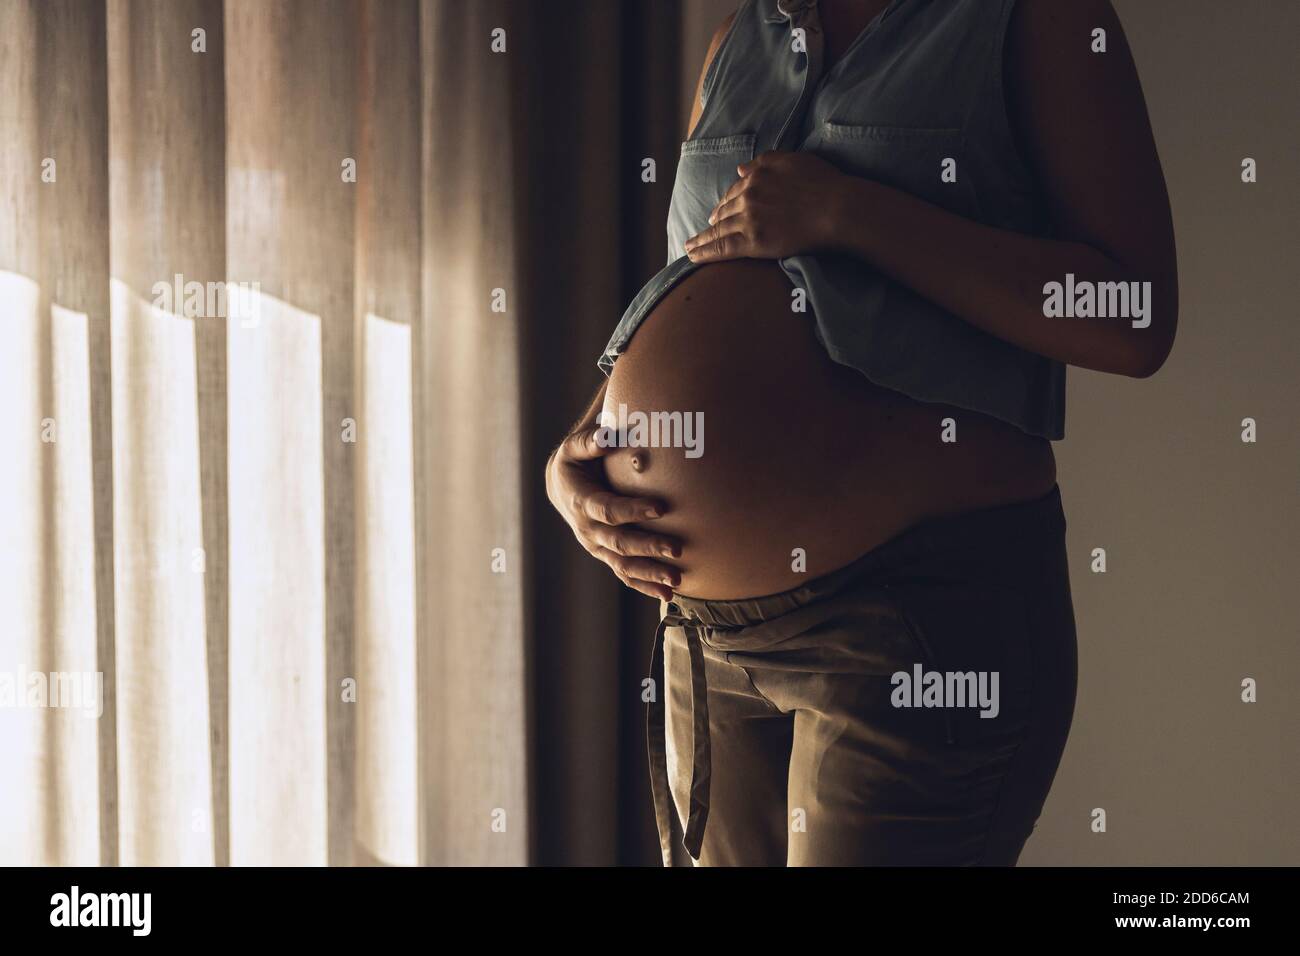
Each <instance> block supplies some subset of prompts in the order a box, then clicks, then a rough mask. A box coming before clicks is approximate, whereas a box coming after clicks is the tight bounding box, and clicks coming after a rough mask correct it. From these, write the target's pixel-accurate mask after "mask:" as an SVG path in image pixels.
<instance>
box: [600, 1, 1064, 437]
mask: <svg viewBox="0 0 1300 956" xmlns="http://www.w3.org/2000/svg"><path fill="white" fill-rule="evenodd" d="M1014 5H1015V0H893V2H891V3H890V4H889V6H888V7H887V8H886V9H885V10H884V11H883V12H882V13H881V14H880V15H879V16H877V17H876V18H875V19H874V20H873V21H872V22H871V23H870V24H868V26H867V27H866V29H864V30H863V32H862V33H861V34H860V35H859V36H858V37H857V38H856V39H855V40H854V41H853V43H852V45H851V46H850V47H849V48H848V49H847V50H845V52H844V53H843V55H842V56H841V57H840V58H839V59H838V60H837V61H836V62H835V63H833V64H832V65H831V66H830V67H829V69H825V68H824V67H823V62H824V58H823V54H822V46H823V44H822V35H821V29H820V20H819V17H818V15H817V5H816V0H744V2H743V3H742V4H741V6H740V9H739V10H737V12H736V15H735V19H734V20H733V22H732V25H731V28H730V29H729V31H728V33H727V35H726V37H725V38H724V40H723V42H722V44H721V46H720V47H719V48H718V51H717V53H716V55H715V56H714V59H713V62H712V63H711V64H710V65H709V68H708V71H707V73H706V74H705V78H704V84H703V90H702V94H701V102H702V110H703V112H702V114H701V116H700V119H699V122H698V123H697V125H696V127H695V129H694V130H693V131H692V133H691V136H690V139H689V140H687V141H686V142H685V143H683V144H682V150H681V159H680V161H679V163H678V166H677V178H676V181H675V182H674V185H673V194H672V202H671V205H670V207H669V211H668V259H669V262H668V265H667V266H666V267H665V268H664V269H663V270H661V271H660V272H659V273H658V274H657V275H655V276H654V277H653V278H652V279H651V280H650V281H649V282H648V283H647V284H646V285H645V286H644V287H643V288H642V289H641V291H640V292H638V293H637V295H636V297H635V298H634V299H633V300H632V303H631V304H630V305H629V306H628V308H627V310H626V311H625V312H624V314H623V317H622V319H621V320H620V321H619V323H618V326H617V327H616V328H615V330H614V334H613V336H612V337H611V338H610V340H609V343H608V345H606V347H605V352H604V354H603V355H602V356H601V357H600V360H599V363H598V364H599V366H600V368H601V369H602V371H604V372H605V374H607V375H608V374H609V372H610V371H611V370H612V369H613V367H614V361H615V360H616V359H617V357H618V356H619V355H620V354H621V353H622V352H623V350H624V349H625V348H626V347H627V344H628V342H629V341H631V339H632V336H633V334H634V333H635V332H636V329H637V327H638V326H639V325H640V323H641V321H642V320H643V319H644V318H645V317H646V315H648V314H649V313H650V311H651V310H652V309H653V308H654V306H655V305H656V304H657V303H658V301H659V300H660V299H661V298H662V297H663V296H664V294H665V293H667V292H668V290H669V289H671V288H672V287H673V286H674V285H675V284H677V283H678V282H680V281H681V280H682V279H683V278H685V277H686V276H687V275H689V274H690V273H691V272H693V271H694V270H695V269H697V268H699V265H698V264H696V263H692V262H691V261H690V260H689V259H688V258H686V256H685V254H684V250H683V244H684V243H685V242H686V240H687V239H689V238H690V237H691V236H693V235H695V234H696V233H698V232H700V231H702V230H703V229H705V228H706V227H707V226H708V215H709V213H710V212H711V211H712V210H713V207H714V205H716V204H717V202H718V200H720V199H721V198H722V194H723V193H724V192H725V191H726V190H727V189H728V187H730V186H731V184H732V183H734V182H735V180H736V179H737V175H736V166H737V165H738V164H740V163H743V162H745V161H747V160H750V159H753V158H754V157H755V156H756V155H758V154H759V153H762V152H764V151H767V150H773V149H781V150H807V151H808V152H811V153H814V154H816V155H818V156H820V157H822V158H823V159H826V160H827V161H829V162H830V163H831V164H832V165H834V166H836V167H837V168H838V169H840V170H841V171H842V172H845V173H849V174H852V175H855V176H861V177H863V178H866V179H871V180H875V181H877V182H880V183H883V184H885V185H887V186H891V187H894V188H896V189H899V190H902V191H904V192H907V193H910V194H912V195H914V196H917V197H919V198H921V199H923V200H925V201H927V202H930V203H932V204H934V205H936V206H941V207H943V208H944V209H947V210H949V211H951V212H953V213H955V214H956V215H959V216H963V217H965V218H967V219H971V220H974V221H976V222H981V223H985V224H987V225H989V226H993V227H996V228H999V229H1008V230H1012V231H1015V232H1020V233H1026V234H1030V235H1040V236H1045V235H1048V234H1049V233H1050V226H1049V224H1048V219H1047V215H1046V211H1045V206H1044V203H1043V201H1042V198H1041V196H1040V194H1039V193H1038V192H1037V190H1036V188H1035V186H1034V182H1033V179H1032V177H1031V174H1030V171H1029V169H1028V166H1027V164H1026V163H1025V161H1024V159H1023V158H1022V157H1021V155H1020V153H1019V151H1018V150H1017V147H1016V145H1015V141H1014V140H1013V137H1012V132H1011V126H1010V121H1009V118H1008V116H1007V113H1006V108H1005V105H1004V103H1005V101H1004V98H1003V90H1002V47H1003V38H1004V36H1005V34H1006V29H1007V22H1008V20H1009V18H1010V14H1011V9H1012V7H1013V6H1014ZM797 29H798V30H802V31H803V32H802V34H800V35H796V34H795V32H794V31H795V30H797ZM797 36H802V37H803V39H804V42H803V43H802V44H797V43H796V42H795V40H796V38H797ZM948 160H953V161H955V164H956V166H955V172H956V181H955V182H945V181H944V179H945V178H947V179H952V178H953V177H952V175H951V173H950V174H949V175H948V176H946V177H945V176H943V172H944V168H945V164H946V165H947V167H949V168H951V166H952V164H951V163H947V162H946V161H948ZM779 264H780V267H781V269H782V270H783V271H784V272H785V274H786V276H787V277H788V278H789V280H790V281H791V283H793V285H794V286H795V287H796V288H800V289H804V290H805V292H806V298H807V303H808V305H809V306H810V309H809V311H810V313H811V315H809V316H808V318H809V320H810V321H815V322H816V331H817V338H818V340H819V341H820V342H821V344H822V345H823V346H824V347H825V348H826V351H827V352H828V353H829V355H830V357H831V358H832V359H834V360H835V361H836V362H839V363H841V364H843V365H847V366H850V367H851V368H854V369H857V370H858V371H859V372H861V373H862V374H863V375H865V376H866V377H867V378H868V379H870V380H871V381H872V382H874V383H876V384H877V385H880V386H883V387H885V388H889V389H892V390H894V391H897V392H901V393H903V394H905V395H908V396H911V397H912V398H915V399H918V400H920V401H925V402H942V403H945V404H948V405H953V406H956V407H958V408H964V409H969V410H973V411H978V412H983V413H985V414H987V415H991V416H992V417H994V418H998V419H1001V420H1002V421H1005V422H1009V423H1011V424H1012V425H1015V426H1016V427H1018V428H1020V429H1021V430H1022V431H1024V432H1027V433H1028V434H1031V435H1037V436H1040V437H1043V438H1048V439H1059V438H1061V437H1063V435H1064V426H1065V366H1064V365H1063V364H1061V363H1060V362H1056V361H1053V360H1051V359H1048V358H1044V357H1042V356H1039V355H1034V354H1032V353H1030V352H1027V351H1025V350H1024V349H1021V348H1018V347H1017V346H1015V345H1011V344H1010V343H1007V342H1004V341H1002V340H1001V339H997V338H994V337H993V336H991V335H989V334H987V333H985V332H983V331H981V330H979V329H977V328H976V327H975V326H973V325H971V324H969V323H968V322H965V321H963V320H962V319H960V318H958V317H957V316H955V315H953V314H951V313H949V312H947V311H945V310H944V309H943V308H941V307H939V306H938V305H935V304H934V303H932V302H930V301H929V300H927V299H924V298H922V297H921V296H919V295H917V294H916V293H914V292H912V291H911V290H910V289H908V288H906V287H905V286H903V285H900V284H899V283H897V282H895V281H893V280H891V279H888V278H886V277H885V276H884V275H881V274H880V273H879V272H877V271H876V270H875V269H874V268H872V267H871V266H870V265H869V264H868V263H866V262H863V261H862V260H860V259H855V258H852V257H850V256H846V255H839V254H820V253H819V254H816V255H796V256H789V257H787V258H785V259H781V260H779ZM701 321H707V317H704V318H702V319H701Z"/></svg>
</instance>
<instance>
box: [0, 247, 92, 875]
mask: <svg viewBox="0 0 1300 956" xmlns="http://www.w3.org/2000/svg"><path fill="white" fill-rule="evenodd" d="M39 309H40V290H39V288H38V287H37V286H36V284H35V283H34V282H32V281H31V280H30V279H27V278H25V277H23V276H18V275H14V274H12V273H8V272H4V273H0V315H3V317H4V320H5V335H6V340H5V348H3V349H0V407H2V408H4V409H6V415H7V416H12V418H11V421H14V422H22V423H24V425H25V426H26V427H30V428H31V429H32V430H33V434H32V435H23V436H22V437H23V438H24V439H26V440H23V441H16V442H14V443H13V448H12V451H13V452H14V453H16V455H15V456H14V457H9V453H8V452H7V453H6V456H7V457H9V460H8V461H7V462H6V465H5V467H3V468H0V501H3V502H5V504H6V507H3V508H0V608H3V618H4V619H3V622H2V623H0V627H2V628H3V629H4V631H5V632H6V638H7V639H6V640H3V641H0V756H2V757H3V759H4V779H5V781H6V787H5V789H6V790H7V791H9V796H10V798H11V800H12V802H10V800H6V801H5V804H6V810H7V811H8V812H4V813H2V814H0V847H3V848H4V854H5V857H6V862H13V863H24V864H38V863H41V862H44V860H46V859H48V858H50V857H51V856H55V857H57V858H60V859H64V860H67V861H68V862H77V863H82V864H93V863H95V862H97V857H98V852H99V833H98V829H97V826H96V824H97V820H98V816H97V813H96V812H95V810H96V803H97V801H98V794H97V785H96V757H95V755H96V750H97V738H96V724H95V719H94V718H95V716H96V714H97V711H98V710H99V709H100V708H102V698H100V696H99V693H100V691H99V688H98V687H97V686H96V685H95V682H94V681H93V675H94V673H95V670H96V668H95V605H94V602H93V601H86V600H84V598H83V597H82V596H83V595H86V594H93V593H94V555H93V550H92V549H90V548H89V547H88V546H87V545H88V543H89V542H90V541H92V540H93V538H94V525H93V515H92V511H91V501H92V492H91V486H90V476H91V469H90V429H89V410H90V397H89V379H88V374H87V373H88V370H89V356H88V337H87V318H86V316H85V315H84V314H81V313H77V312H72V311H70V310H67V309H63V308H60V307H59V306H57V305H55V306H52V307H51V309H50V321H49V322H48V323H45V322H41V321H40V317H41V316H40V311H39ZM47 334H48V335H49V341H48V347H49V350H50V367H51V372H52V375H51V382H52V388H51V390H50V393H49V395H48V399H47V398H46V396H43V395H42V394H41V389H40V388H39V387H38V386H39V382H38V380H37V379H35V378H34V377H33V376H32V375H31V374H30V373H31V369H33V368H41V367H42V365H43V361H42V358H41V356H42V353H43V351H44V348H45V347H46V346H45V345H44V344H43V343H42V338H43V337H44V336H45V335H47ZM38 436H39V437H38ZM43 542H49V544H50V545H51V546H52V547H50V548H49V549H46V548H45V547H44V546H43ZM43 553H44V555H45V558H44V559H42V557H41V556H42V554H43ZM42 636H43V637H44V639H42ZM52 673H53V674H54V675H55V676H54V677H53V678H51V674H52ZM37 675H39V676H37ZM83 680H84V687H83V686H82V682H83ZM74 682H75V686H74ZM65 690H66V691H72V694H71V696H70V697H68V698H67V699H64V696H63V694H64V691H65ZM40 703H44V704H48V705H49V706H34V705H36V704H40ZM16 780H28V781H32V782H33V783H34V784H35V786H31V787H28V788H26V789H23V790H21V791H20V790H19V788H16V787H13V786H12V781H16ZM9 807H12V810H9Z"/></svg>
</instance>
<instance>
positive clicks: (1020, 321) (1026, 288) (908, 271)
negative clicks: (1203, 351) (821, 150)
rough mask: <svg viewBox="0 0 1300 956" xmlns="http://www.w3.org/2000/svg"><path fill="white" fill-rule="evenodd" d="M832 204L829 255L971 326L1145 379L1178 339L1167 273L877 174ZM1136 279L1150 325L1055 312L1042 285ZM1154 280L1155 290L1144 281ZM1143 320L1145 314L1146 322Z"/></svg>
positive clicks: (852, 181)
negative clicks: (958, 207)
mask: <svg viewBox="0 0 1300 956" xmlns="http://www.w3.org/2000/svg"><path fill="white" fill-rule="evenodd" d="M841 189H842V195H843V201H842V202H840V203H837V204H836V205H835V206H834V207H833V209H831V210H830V212H829V215H828V219H827V224H826V229H827V237H826V246H827V248H828V250H829V251H835V252H842V253H846V254H848V255H852V256H854V257H855V258H859V259H861V260H863V261H864V262H867V263H869V264H870V265H872V266H873V267H875V268H876V269H878V270H879V271H880V272H882V273H884V274H885V275H887V276H889V277H890V278H892V279H894V280H895V281H897V282H899V283H901V284H903V285H905V286H907V287H908V288H910V289H912V290H913V291H914V292H916V293H917V294H918V295H921V296H923V297H925V298H927V299H929V300H930V301H932V302H934V303H936V304H937V305H940V306H942V307H943V308H944V309H946V310H948V311H949V312H951V313H953V314H954V315H956V316H958V317H959V318H961V319H964V320H965V321H967V322H969V323H970V324H972V325H974V326H976V327H977V328H980V329H982V330H983V331H985V332H988V333H989V334H990V335H994V336H997V337H998V338H1000V339H1003V340H1005V341H1007V342H1010V343H1012V344H1014V345H1018V346H1020V347H1021V348H1024V349H1027V350H1028V351H1030V352H1034V353H1037V354H1039V355H1044V356H1047V357H1048V358H1053V359H1056V360H1058V361H1061V362H1065V363H1066V364H1069V365H1078V366H1082V367H1084V368H1091V369H1096V370H1098V371H1103V372H1113V373H1117V374H1121V375H1132V376H1139V377H1142V376H1147V375H1150V374H1152V373H1153V372H1155V371H1156V370H1157V369H1158V368H1159V367H1160V365H1161V364H1162V363H1163V362H1164V360H1165V357H1166V356H1167V355H1168V353H1169V349H1170V347H1171V346H1172V344H1173V334H1172V332H1173V327H1174V324H1175V320H1176V316H1177V309H1178V300H1177V282H1176V280H1174V279H1173V277H1170V276H1161V275H1141V274H1138V272H1137V271H1136V270H1134V269H1133V268H1131V267H1126V266H1125V265H1124V264H1123V263H1121V262H1118V261H1116V260H1115V259H1112V258H1111V257H1110V256H1108V255H1107V254H1106V253H1104V252H1103V251H1101V250H1099V249H1097V248H1095V247H1093V246H1090V245H1088V244H1085V243H1081V242H1066V241H1060V240H1054V239H1042V238H1038V237H1035V236H1028V235H1024V234H1021V233H1016V232H1010V231H1007V230H1003V229H996V228H993V227H991V226H985V225H982V224H980V223H977V222H973V221H972V220H969V219H964V218H962V217H961V216H957V215H955V214H953V213H950V212H948V211H947V210H945V209H942V208H940V207H938V206H935V205H932V204H930V203H928V202H925V201H924V200H921V199H917V198H916V197H914V196H911V195H909V194H907V193H904V192H900V191H899V190H896V189H892V188H890V187H888V186H884V185H882V184H880V183H877V182H873V181H871V180H866V179H861V178H858V177H855V176H845V177H844V182H843V183H842V184H841ZM1067 275H1073V277H1074V279H1073V282H1074V283H1075V284H1076V285H1077V284H1078V283H1081V282H1085V281H1086V282H1092V283H1106V282H1126V283H1128V282H1137V283H1139V286H1138V289H1139V290H1141V289H1143V288H1146V289H1149V291H1150V296H1149V298H1148V299H1147V300H1145V302H1144V304H1145V306H1146V307H1147V308H1149V309H1150V313H1149V315H1148V316H1147V317H1148V318H1149V319H1150V323H1149V325H1146V327H1144V328H1135V327H1134V324H1133V321H1132V320H1131V319H1130V318H1127V317H1122V316H1121V317H1107V318H1099V317H1068V316H1058V317H1048V316H1047V315H1045V302H1046V301H1047V294H1046V293H1045V291H1044V286H1045V285H1046V284H1047V283H1051V282H1057V283H1061V284H1062V285H1064V284H1065V283H1066V282H1067ZM1144 282H1149V283H1150V286H1147V287H1143V286H1141V285H1140V284H1141V283H1144ZM1141 321H1145V320H1141Z"/></svg>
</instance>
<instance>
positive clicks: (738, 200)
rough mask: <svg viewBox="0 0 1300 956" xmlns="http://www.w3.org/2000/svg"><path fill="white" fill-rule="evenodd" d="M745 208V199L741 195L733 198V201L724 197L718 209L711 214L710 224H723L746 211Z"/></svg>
mask: <svg viewBox="0 0 1300 956" xmlns="http://www.w3.org/2000/svg"><path fill="white" fill-rule="evenodd" d="M744 206H745V199H744V197H743V196H741V195H739V194H737V195H736V196H733V197H732V198H731V199H727V198H726V197H723V200H722V202H720V203H718V206H717V208H716V209H714V210H713V212H711V213H709V222H710V224H716V223H720V222H722V221H723V220H724V219H730V218H732V217H733V216H738V215H740V213H741V212H742V211H743V210H744Z"/></svg>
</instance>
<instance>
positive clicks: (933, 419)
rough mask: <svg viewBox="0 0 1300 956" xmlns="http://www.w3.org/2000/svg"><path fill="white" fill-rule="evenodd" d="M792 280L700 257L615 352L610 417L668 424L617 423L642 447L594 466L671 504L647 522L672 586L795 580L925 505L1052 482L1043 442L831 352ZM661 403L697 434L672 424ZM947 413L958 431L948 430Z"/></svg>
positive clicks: (1029, 493)
mask: <svg viewBox="0 0 1300 956" xmlns="http://www.w3.org/2000/svg"><path fill="white" fill-rule="evenodd" d="M790 291H791V285H790V282H789V280H788V279H787V278H786V277H785V274H784V273H783V272H782V271H781V269H780V267H779V266H778V265H777V264H776V263H775V262H774V261H771V260H755V259H740V260H734V261H728V262H721V263H715V264H711V265H705V266H702V267H701V268H699V269H697V270H696V271H695V272H693V273H691V274H690V275H689V276H687V277H686V278H685V279H684V280H682V281H681V282H680V283H678V284H677V285H676V286H674V287H673V289H672V290H670V291H669V292H668V293H667V294H666V295H665V296H664V297H663V298H662V299H661V300H660V301H659V302H658V303H657V304H656V305H655V308H654V309H653V311H652V312H651V313H650V315H648V316H647V317H646V318H645V319H644V320H643V322H642V324H641V326H640V327H639V328H638V329H637V331H636V334H635V335H634V336H633V338H632V341H631V342H630V343H629V344H628V347H627V349H626V351H625V352H624V353H623V355H621V356H620V357H619V359H618V361H617V362H616V363H615V364H614V369H613V372H612V373H611V375H610V378H609V385H608V388H607V390H606V393H605V405H604V410H605V412H606V414H607V415H610V416H613V418H612V419H611V420H617V419H618V418H619V414H620V412H619V406H620V405H623V406H624V409H623V420H624V421H625V422H630V423H633V424H634V423H635V422H636V421H637V416H636V414H635V413H637V412H640V413H643V414H644V415H645V416H647V420H648V419H649V417H650V416H652V415H653V414H654V413H661V414H660V417H659V419H658V422H659V423H660V425H662V426H665V427H661V428H660V429H659V431H660V434H659V436H658V440H659V443H660V444H659V446H658V447H646V445H647V442H648V439H649V438H650V436H651V434H652V433H651V432H646V433H643V434H642V435H641V436H637V435H636V434H635V433H633V432H631V430H629V433H628V434H627V435H625V438H638V437H639V439H640V444H639V445H638V446H637V447H631V446H629V447H623V448H619V449H617V450H616V451H614V452H613V453H612V454H610V455H609V456H607V457H606V459H605V462H606V474H607V476H608V478H609V482H610V484H611V485H612V486H613V488H614V490H616V491H618V492H620V493H622V494H626V495H636V496H653V497H657V498H659V499H661V500H662V501H664V502H665V503H666V505H667V506H668V511H667V513H666V514H665V516H664V517H663V518H660V519H659V520H657V521H653V522H647V524H646V525H645V527H646V529H647V530H654V531H659V532H663V533H665V534H671V535H675V536H677V537H678V538H679V539H680V540H681V541H682V554H681V558H680V560H677V561H674V562H672V563H674V564H676V565H677V566H678V567H679V568H680V569H681V573H682V579H681V584H680V585H679V587H678V588H677V592H678V593H679V594H683V595H689V596H693V597H701V598H714V599H734V598H743V597H757V596H760V595H765V594H773V593H776V592H780V591H785V590H789V589H790V588H794V587H798V586H799V585H801V584H804V583H807V582H808V581H809V580H811V579H812V578H814V577H817V576H818V575H821V574H825V573H827V572H830V571H833V570H835V569H837V568H840V567H842V566H844V565H845V564H848V563H849V562H851V561H853V560H854V559H855V558H857V557H859V556H861V555H863V554H865V553H866V552H868V551H870V550H871V549H872V548H875V547H877V546H878V545H880V544H883V543H884V542H886V541H888V540H889V539H890V538H893V537H895V536H897V535H899V534H900V533H902V532H903V531H906V530H907V529H908V528H910V527H912V526H914V525H916V524H918V523H920V522H923V521H925V520H927V519H930V518H935V517H939V516H943V515H949V514H958V513H961V512H965V511H971V510H976V509H980V508H988V507H994V506H997V505H1003V504H1011V503H1014V502H1018V501H1028V500H1031V499H1034V498H1038V497H1041V496H1042V495H1044V494H1046V493H1048V492H1049V491H1050V490H1051V489H1052V486H1053V485H1054V484H1055V481H1056V465H1055V461H1054V458H1053V455H1052V449H1051V444H1050V443H1049V442H1048V441H1046V440H1044V439H1041V438H1035V437H1033V436H1030V435H1026V434H1025V433H1024V432H1022V431H1020V430H1019V429H1017V428H1015V427H1014V426H1012V425H1009V424H1006V423H1004V422H1001V421H998V420H996V419H993V418H990V417H988V416H986V415H981V414H978V413H975V412H970V411H965V410H962V409H957V408H953V407H950V406H947V405H939V404H932V403H925V402H919V401H916V400H914V399H911V398H908V397H907V396H905V395H902V394H900V393H898V392H894V391H891V390H888V389H884V388H881V387H879V386H876V385H873V384H871V383H870V382H869V381H868V380H867V379H866V377H865V376H863V375H862V374H861V373H860V372H857V371H856V370H854V369H851V368H849V367H847V366H844V365H840V364H838V363H836V362H834V361H832V360H831V358H830V357H829V355H828V354H827V353H826V350H825V349H824V348H823V347H822V346H821V344H820V343H819V342H818V341H817V339H816V336H815V332H814V325H813V317H812V315H811V314H810V313H800V312H795V311H794V310H792V308H791V295H790ZM672 412H680V413H683V416H685V415H690V416H691V420H692V421H693V422H701V423H702V425H703V428H702V433H701V434H692V433H688V432H686V431H685V430H684V429H676V428H675V427H672V428H670V427H667V426H668V424H669V423H670V422H671V421H672V419H671V418H670V417H665V416H664V415H663V414H662V413H672ZM683 416H678V420H679V421H683V422H684V421H685V418H684V417H683ZM948 418H951V419H952V420H953V423H954V425H955V438H956V440H955V441H944V440H943V439H944V437H945V423H944V419H948ZM947 437H949V438H951V437H954V435H953V429H952V428H949V429H948V434H947ZM688 438H689V439H690V440H691V444H692V445H693V447H681V445H683V444H686V443H687V441H686V440H687V439H688ZM701 439H702V440H701ZM674 442H676V446H675V447H674V446H673V445H674Z"/></svg>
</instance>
